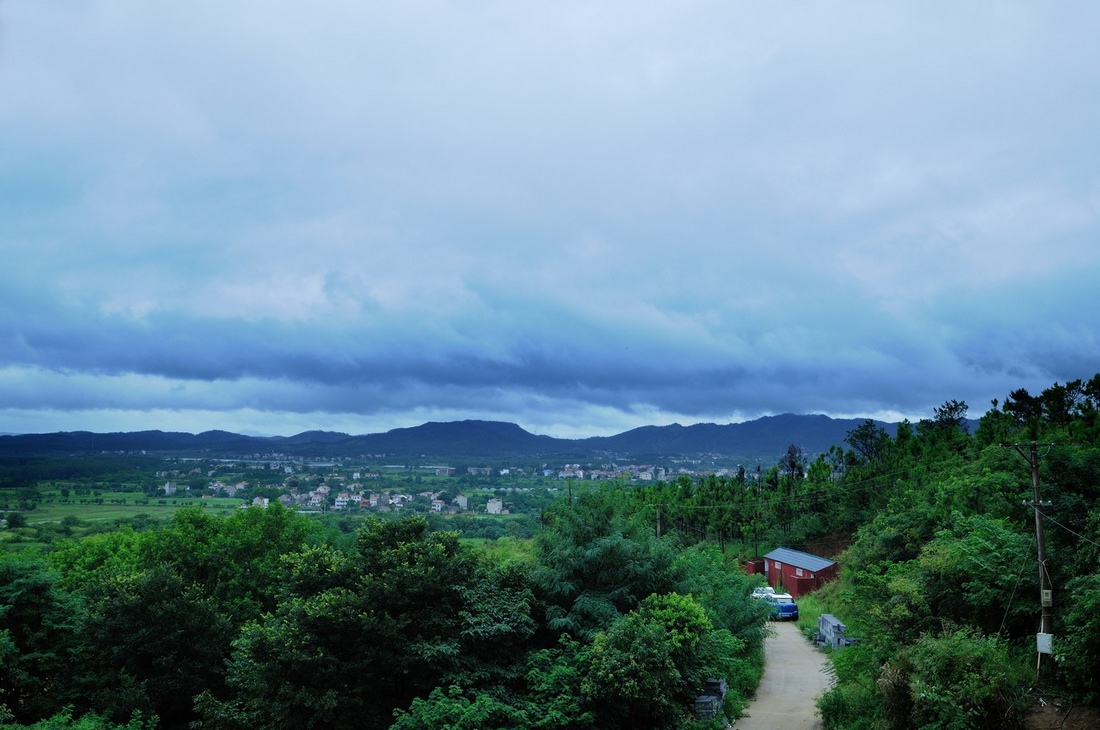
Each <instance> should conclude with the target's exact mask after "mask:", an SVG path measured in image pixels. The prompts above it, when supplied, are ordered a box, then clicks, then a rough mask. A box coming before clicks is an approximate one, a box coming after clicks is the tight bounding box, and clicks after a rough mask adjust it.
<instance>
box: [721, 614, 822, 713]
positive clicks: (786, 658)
mask: <svg viewBox="0 0 1100 730" xmlns="http://www.w3.org/2000/svg"><path fill="white" fill-rule="evenodd" d="M773 626H774V627H775V630H776V634H775V636H769V637H768V639H767V641H765V642H764V656H765V661H766V663H765V665H764V676H763V678H762V679H761V680H760V687H759V688H758V689H757V690H756V697H755V698H754V699H753V701H752V702H750V703H749V706H748V707H747V708H746V709H745V716H744V717H742V718H741V719H740V720H738V721H737V722H735V723H734V724H733V727H734V728H735V729H736V730H813V729H814V728H820V727H821V718H820V717H818V716H817V707H816V706H815V705H814V702H815V700H817V698H818V697H819V696H820V695H821V693H822V692H824V691H825V689H826V688H827V687H828V686H829V681H830V680H829V675H828V674H826V673H825V671H824V669H825V666H826V664H827V663H828V660H827V659H826V658H825V655H824V654H822V653H821V652H819V651H817V650H816V649H814V647H813V645H812V644H810V642H808V641H806V638H805V637H804V636H802V634H801V632H799V630H798V627H797V626H795V625H794V624H793V623H781V624H773Z"/></svg>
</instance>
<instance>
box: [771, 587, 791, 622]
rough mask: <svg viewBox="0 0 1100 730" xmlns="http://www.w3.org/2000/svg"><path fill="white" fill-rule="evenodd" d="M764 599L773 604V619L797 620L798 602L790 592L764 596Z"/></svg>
mask: <svg viewBox="0 0 1100 730" xmlns="http://www.w3.org/2000/svg"><path fill="white" fill-rule="evenodd" d="M764 600H765V601H767V602H768V603H770V604H771V605H772V613H771V617H770V618H771V619H772V620H773V621H797V620H798V604H797V603H795V602H794V598H793V597H792V596H791V594H790V593H775V594H773V595H769V596H764Z"/></svg>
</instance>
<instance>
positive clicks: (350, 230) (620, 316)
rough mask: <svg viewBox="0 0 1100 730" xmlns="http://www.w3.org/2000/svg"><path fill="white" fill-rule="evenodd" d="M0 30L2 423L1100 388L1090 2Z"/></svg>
mask: <svg viewBox="0 0 1100 730" xmlns="http://www.w3.org/2000/svg"><path fill="white" fill-rule="evenodd" d="M0 23H2V24H3V36H2V39H3V40H2V42H3V44H4V45H3V49H2V53H0V95H2V96H3V98H4V99H5V105H4V106H3V108H0V159H4V160H5V165H4V166H3V169H2V170H0V253H2V254H3V255H4V258H5V261H6V263H7V265H6V266H5V267H4V268H3V270H2V271H0V431H5V430H8V431H14V430H25V429H27V428H28V427H29V426H28V424H34V426H33V427H39V426H42V425H43V424H52V425H50V426H49V429H48V430H57V429H61V428H67V427H68V426H67V424H70V423H76V422H78V421H79V422H82V423H83V422H84V421H85V420H86V419H89V418H92V417H93V416H94V417H95V418H97V419H100V420H107V421H110V422H111V423H117V424H120V425H123V426H125V427H160V424H158V423H157V422H156V419H158V418H165V417H171V418H173V419H175V420H178V421H180V422H186V423H202V422H207V421H208V422H210V423H211V425H212V426H213V425H216V426H217V427H223V428H227V427H228V428H232V427H233V424H234V423H240V424H241V428H247V429H249V430H253V431H265V430H266V431H270V430H273V429H266V428H265V427H264V422H265V421H264V419H266V422H267V423H269V424H272V425H273V426H275V425H277V426H278V428H280V429H283V430H286V429H289V430H295V429H296V428H298V426H297V425H296V424H300V425H301V426H302V427H303V428H304V427H311V428H313V427H326V426H325V424H326V423H327V424H331V425H332V427H341V428H344V429H348V428H353V427H354V425H355V424H356V423H362V424H365V426H367V427H370V426H374V427H387V428H388V427H390V426H387V425H386V424H392V425H393V426H397V425H411V424H412V423H415V422H419V420H427V419H429V418H436V419H437V420H438V419H440V418H447V417H450V418H464V417H495V418H503V419H507V420H514V421H517V422H519V423H521V424H522V425H525V426H527V427H530V428H544V429H556V430H557V431H556V432H555V433H561V434H563V435H565V434H568V435H583V434H584V433H586V432H592V433H596V432H600V433H606V432H608V431H612V430H614V429H618V428H628V427H631V426H634V425H639V424H641V423H645V422H667V421H669V420H672V419H677V420H681V421H682V422H689V421H690V422H694V421H698V420H714V421H728V420H732V419H740V418H745V417H753V416H757V415H762V414H766V413H779V412H784V411H794V412H825V413H831V414H835V415H890V414H892V415H894V416H896V417H904V416H908V417H912V418H916V417H921V416H924V415H927V414H929V413H930V412H931V408H932V407H934V406H935V405H938V404H940V403H942V402H943V401H945V400H947V399H950V398H958V399H965V400H967V402H968V403H970V404H971V406H972V408H974V409H979V410H980V409H984V407H985V405H986V404H987V403H988V402H989V400H990V399H991V398H995V397H996V398H1003V397H1004V395H1005V394H1006V393H1007V392H1008V391H1010V390H1012V389H1015V388H1017V387H1029V388H1032V389H1042V388H1044V387H1046V386H1047V385H1049V384H1051V383H1052V382H1054V381H1055V380H1059V381H1064V380H1068V379H1072V378H1076V377H1088V376H1090V375H1091V374H1093V372H1094V371H1096V370H1097V369H1100V368H1098V367H1097V362H1098V361H1100V357H1098V354H1100V348H1098V343H1097V341H1096V334H1095V333H1096V332H1097V331H1100V327H1098V325H1100V322H1098V321H1097V319H1098V317H1100V314H1097V311H1096V307H1094V306H1091V304H1092V302H1094V301H1095V294H1094V293H1093V290H1094V288H1095V281H1096V280H1097V275H1098V274H1100V252H1098V250H1097V248H1096V246H1095V237H1096V234H1097V230H1098V219H1100V178H1098V175H1097V172H1096V170H1098V169H1100V166H1098V165H1097V164H1096V162H1097V160H1096V156H1097V152H1096V150H1097V149H1100V146H1098V145H1097V144H1096V142H1097V139H1096V131H1095V130H1096V129H1098V128H1100V126H1098V125H1097V124H1096V119H1097V117H1098V115H1100V100H1097V99H1096V98H1095V95H1089V94H1086V93H1083V90H1085V89H1089V88H1095V86H1096V83H1097V81H1100V79H1098V78H1097V76H1098V75H1100V71H1098V69H1100V63H1098V61H1100V58H1098V57H1097V56H1098V52H1097V51H1096V50H1095V47H1094V46H1095V43H1094V39H1095V37H1096V35H1097V32H1096V31H1098V30H1100V14H1098V12H1097V11H1096V10H1095V9H1094V8H1092V7H1091V6H1089V5H1087V4H1072V5H1071V6H1066V7H1062V8H1058V9H1045V8H1044V9H1035V8H1029V7H1025V6H1008V7H1004V6H1002V7H999V8H998V11H997V12H996V13H990V12H988V10H987V9H982V8H959V7H955V6H942V7H936V6H920V7H917V6H913V7H890V8H868V7H856V6H847V7H836V6H830V7H828V8H824V7H823V8H798V9H789V10H788V9H776V8H757V9H746V8H741V7H735V6H728V5H725V4H721V3H700V4H697V5H693V6H692V7H691V8H690V10H689V11H684V10H683V9H682V8H671V7H668V8H663V7H661V6H649V7H646V8H638V7H636V6H632V5H627V4H611V5H606V6H600V7H599V8H592V7H588V6H585V5H583V4H570V3H567V4H564V5H556V6H554V7H553V8H549V7H547V8H538V7H530V6H525V7H519V6H514V5H509V4H503V3H488V4H484V5H481V6H476V7H463V8H458V7H457V6H451V5H447V4H438V3H423V4H418V3H413V4H412V5H407V6H401V7H393V8H389V7H387V8H382V7H373V6H361V5H359V4H354V3H334V4H330V5H327V6H326V7H325V8H324V9H316V8H310V9H309V10H308V11H306V10H305V9H303V8H301V7H299V6H296V5H291V4H289V3H286V4H283V3H276V4H275V6H271V7H265V8H264V9H263V12H262V13H261V12H260V10H259V9H257V8H252V7H248V6H247V5H242V6H233V7H225V6H224V5H216V4H214V3H209V2H197V3H192V4H189V5H188V6H186V7H178V8H160V7H153V6H147V5H144V4H140V3H116V4H112V5H90V6H58V7H49V8H47V7H44V6H41V7H40V6H39V5H38V4H31V3H8V4H5V5H4V6H2V7H0ZM91 59H94V62H92V60H91Z"/></svg>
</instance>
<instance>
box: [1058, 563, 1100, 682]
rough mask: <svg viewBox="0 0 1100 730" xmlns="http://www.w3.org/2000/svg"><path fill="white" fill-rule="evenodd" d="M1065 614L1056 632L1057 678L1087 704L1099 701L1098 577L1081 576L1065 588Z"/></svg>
mask: <svg viewBox="0 0 1100 730" xmlns="http://www.w3.org/2000/svg"><path fill="white" fill-rule="evenodd" d="M1064 593H1065V611H1064V613H1062V614H1061V616H1060V620H1059V621H1058V627H1057V629H1056V640H1057V641H1056V643H1055V647H1054V650H1055V660H1056V662H1057V664H1058V668H1059V672H1058V678H1059V680H1060V682H1061V683H1063V684H1064V686H1066V687H1068V688H1070V689H1072V690H1073V691H1075V692H1076V693H1077V694H1078V695H1079V696H1080V697H1081V698H1082V699H1084V700H1085V701H1087V702H1092V703H1095V702H1097V701H1100V688H1098V686H1097V683H1096V678H1097V677H1098V676H1100V641H1098V639H1097V637H1100V574H1098V573H1093V574H1091V575H1083V576H1080V577H1079V578H1075V579H1074V580H1072V581H1070V582H1069V583H1068V584H1067V585H1066V590H1065V592H1064Z"/></svg>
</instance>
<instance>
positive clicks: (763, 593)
mask: <svg viewBox="0 0 1100 730" xmlns="http://www.w3.org/2000/svg"><path fill="white" fill-rule="evenodd" d="M774 595H775V589H774V588H772V587H771V586H757V587H756V588H753V589H752V597H753V598H757V599H759V598H767V597H768V596H774Z"/></svg>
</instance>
